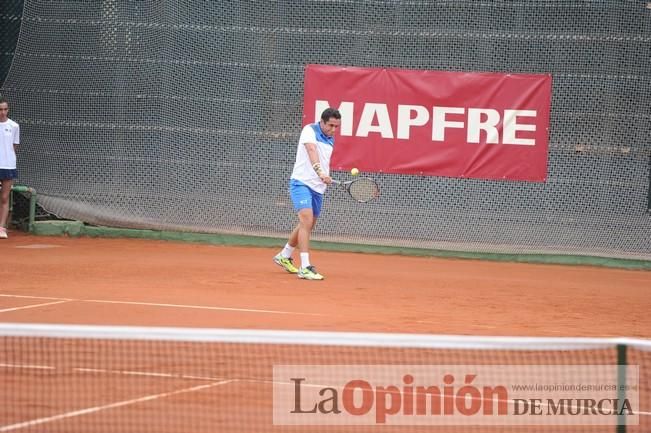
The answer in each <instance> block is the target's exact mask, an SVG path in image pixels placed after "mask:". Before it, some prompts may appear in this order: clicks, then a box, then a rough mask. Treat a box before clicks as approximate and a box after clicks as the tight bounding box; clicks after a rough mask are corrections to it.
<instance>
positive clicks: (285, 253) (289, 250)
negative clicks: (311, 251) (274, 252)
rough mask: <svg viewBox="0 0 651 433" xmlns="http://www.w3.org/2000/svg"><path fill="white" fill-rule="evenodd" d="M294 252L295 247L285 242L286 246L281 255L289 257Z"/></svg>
mask: <svg viewBox="0 0 651 433" xmlns="http://www.w3.org/2000/svg"><path fill="white" fill-rule="evenodd" d="M293 252H294V247H293V246H291V245H289V244H285V248H283V250H282V251H281V252H280V255H281V256H283V257H284V258H286V259H288V258H290V257H291V256H292V253H293Z"/></svg>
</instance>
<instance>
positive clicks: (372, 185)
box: [332, 177, 380, 203]
mask: <svg viewBox="0 0 651 433" xmlns="http://www.w3.org/2000/svg"><path fill="white" fill-rule="evenodd" d="M332 183H334V184H335V185H339V186H340V187H342V188H344V189H345V190H346V192H347V193H348V194H350V196H351V197H352V198H353V200H356V201H358V202H360V203H366V202H369V201H371V200H374V199H376V198H378V197H379V196H380V187H379V186H378V184H377V183H376V182H375V181H374V180H373V179H371V178H370V177H360V178H358V179H354V180H349V181H347V182H341V181H339V180H334V179H333V180H332Z"/></svg>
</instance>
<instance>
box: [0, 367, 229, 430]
mask: <svg viewBox="0 0 651 433" xmlns="http://www.w3.org/2000/svg"><path fill="white" fill-rule="evenodd" d="M231 382H235V380H234V379H229V380H221V381H219V382H213V383H208V384H205V385H197V386H193V387H190V388H183V389H178V390H176V391H170V392H163V393H160V394H153V395H147V396H144V397H139V398H134V399H131V400H124V401H118V402H115V403H109V404H105V405H102V406H94V407H89V408H86V409H79V410H74V411H71V412H65V413H61V414H58V415H52V416H48V417H44V418H37V419H33V420H30V421H23V422H19V423H16V424H10V425H5V426H0V432H5V431H12V430H18V429H21V428H25V427H31V426H34V425H38V424H45V423H48V422H52V421H59V420H61V419H65V418H72V417H75V416H80V415H87V414H89V413H94V412H99V411H102V410H106V409H114V408H116V407H122V406H128V405H130V404H135V403H141V402H144V401H150V400H157V399H159V398H165V397H169V396H172V395H177V394H184V393H188V392H194V391H200V390H202V389H206V388H211V387H214V386H220V385H226V384H228V383H231Z"/></svg>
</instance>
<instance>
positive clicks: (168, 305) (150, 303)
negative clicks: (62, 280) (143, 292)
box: [77, 299, 324, 316]
mask: <svg viewBox="0 0 651 433" xmlns="http://www.w3.org/2000/svg"><path fill="white" fill-rule="evenodd" d="M77 300H78V301H80V302H98V303H103V304H127V305H146V306H152V307H173V308H194V309H198V310H221V311H239V312H244V313H268V314H295V315H300V316H324V314H320V313H297V312H294V311H278V310H256V309H252V308H232V307H211V306H208V305H186V304H161V303H157V302H135V301H106V300H100V299H77Z"/></svg>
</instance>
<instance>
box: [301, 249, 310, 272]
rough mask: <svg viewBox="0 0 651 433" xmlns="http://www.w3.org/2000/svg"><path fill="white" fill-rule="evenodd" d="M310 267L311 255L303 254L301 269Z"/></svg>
mask: <svg viewBox="0 0 651 433" xmlns="http://www.w3.org/2000/svg"><path fill="white" fill-rule="evenodd" d="M308 266H310V253H301V268H303V269H305V268H307V267H308Z"/></svg>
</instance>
